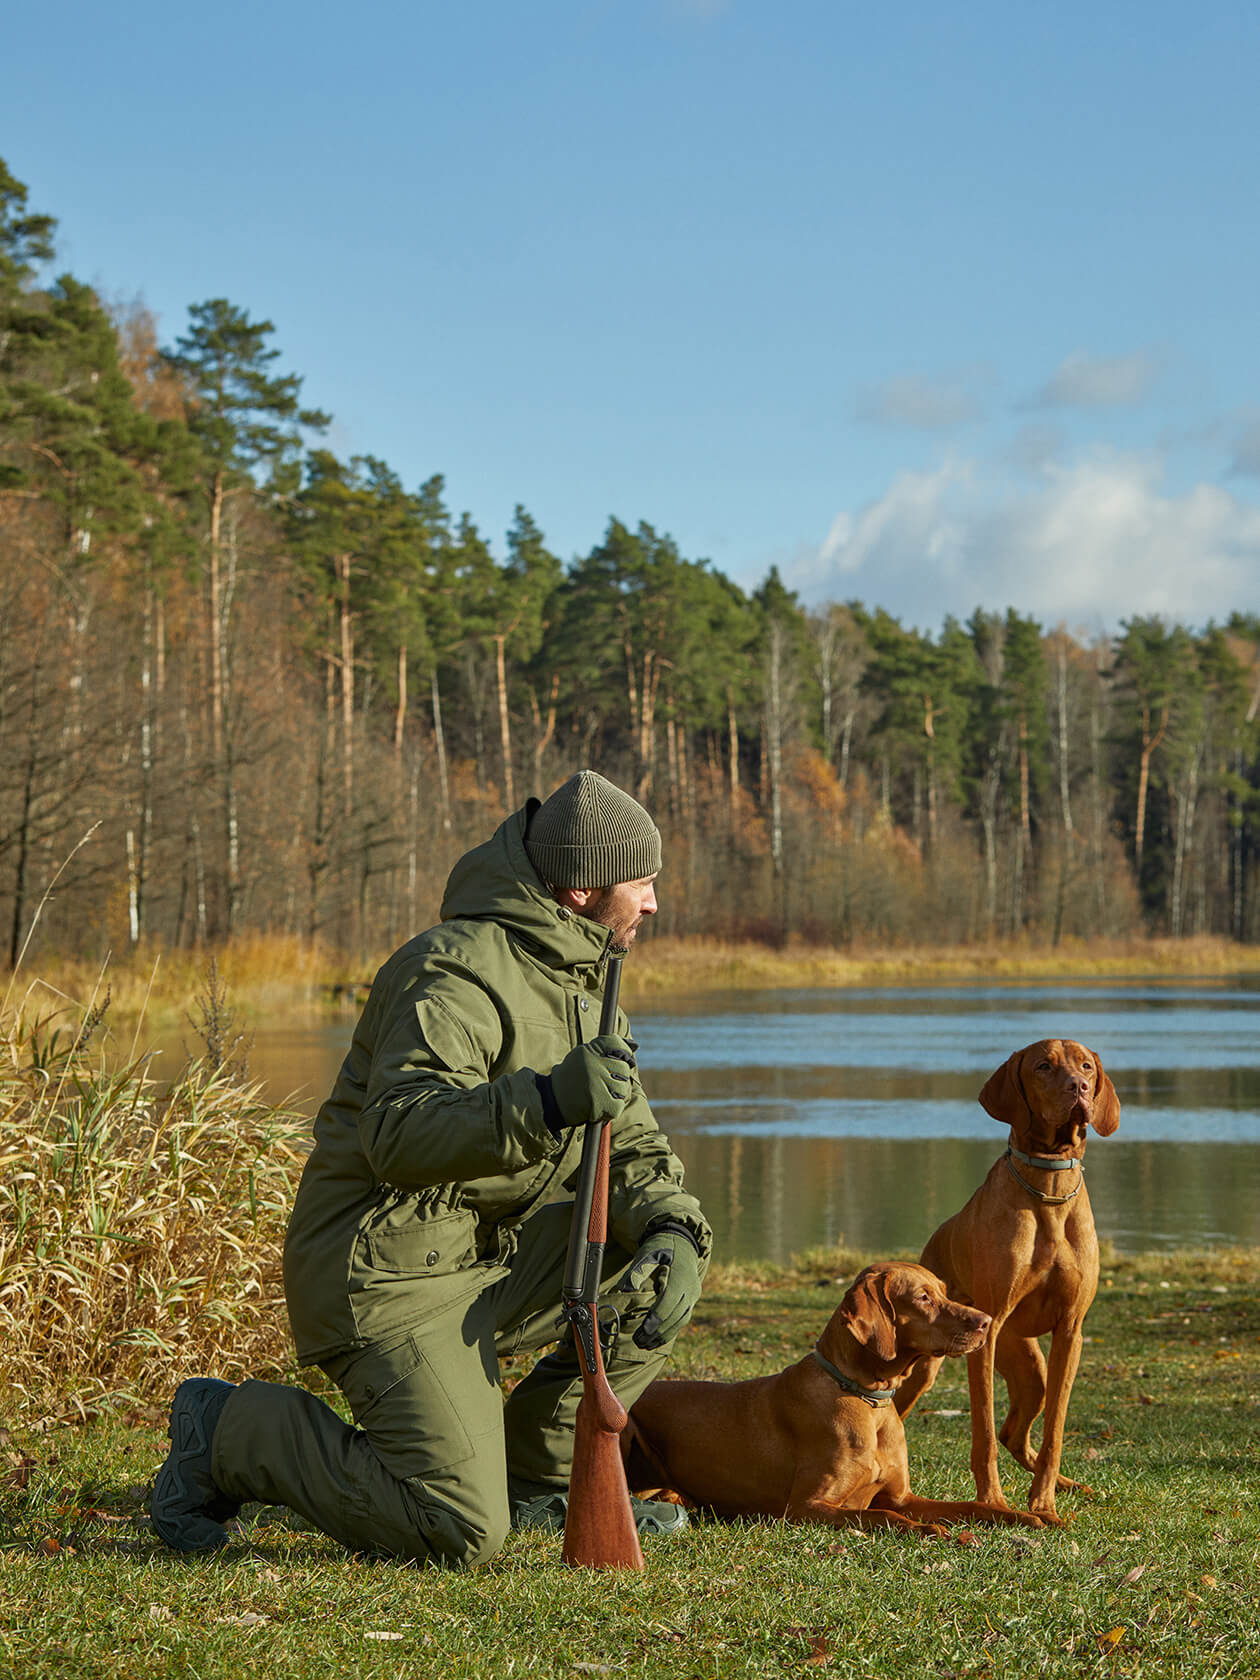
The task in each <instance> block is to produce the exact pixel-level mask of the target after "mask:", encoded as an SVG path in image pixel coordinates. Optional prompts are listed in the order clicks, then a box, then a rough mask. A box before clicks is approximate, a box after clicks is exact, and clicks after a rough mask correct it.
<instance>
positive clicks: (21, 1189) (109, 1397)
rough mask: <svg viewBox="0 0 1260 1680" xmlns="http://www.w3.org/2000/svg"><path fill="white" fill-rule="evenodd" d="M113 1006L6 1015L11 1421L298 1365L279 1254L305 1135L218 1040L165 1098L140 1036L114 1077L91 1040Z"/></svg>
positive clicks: (5, 1388)
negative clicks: (199, 1376) (207, 1376)
mask: <svg viewBox="0 0 1260 1680" xmlns="http://www.w3.org/2000/svg"><path fill="white" fill-rule="evenodd" d="M206 995H207V997H208V998H212V997H213V994H212V993H211V992H207V994H206ZM219 1001H220V1003H221V1002H222V997H221V994H220V997H219ZM108 1008H109V1000H108V993H106V994H105V995H104V997H103V998H100V999H97V1000H95V1001H93V1002H92V1003H91V1004H90V1005H89V1006H88V1007H87V1008H86V1009H77V1010H76V1009H70V1008H62V1009H60V1010H58V1011H55V1012H53V1013H51V1014H43V1015H42V1016H41V1015H39V1014H37V1013H35V1012H33V1011H26V1010H23V1009H21V1008H18V1007H14V1006H13V1005H12V1004H11V1003H10V1004H8V1005H7V1006H6V1008H5V1010H4V1012H3V1013H2V1014H0V1393H3V1395H4V1396H5V1399H4V1400H3V1402H0V1407H2V1408H3V1410H4V1411H5V1412H6V1413H8V1414H10V1415H13V1414H16V1413H18V1412H22V1413H26V1414H28V1415H29V1414H30V1413H32V1412H35V1413H53V1414H61V1413H64V1412H65V1411H66V1409H67V1407H69V1408H72V1409H78V1410H80V1411H88V1410H91V1409H95V1408H98V1407H100V1406H101V1405H103V1404H107V1403H109V1402H110V1401H116V1400H119V1399H130V1400H134V1401H142V1400H144V1399H146V1398H148V1397H158V1396H161V1397H163V1398H164V1397H166V1396H168V1395H169V1393H170V1390H171V1385H172V1383H173V1382H175V1381H176V1380H178V1379H179V1378H180V1377H181V1376H185V1375H188V1374H190V1373H192V1372H196V1371H204V1372H210V1373H213V1374H215V1375H219V1376H224V1377H228V1378H239V1377H241V1376H243V1375H245V1374H247V1373H248V1374H252V1375H265V1374H267V1373H268V1372H272V1373H277V1372H279V1371H281V1370H284V1369H286V1368H288V1366H289V1362H290V1361H291V1349H290V1347H289V1344H288V1340H287V1331H286V1325H285V1315H284V1307H283V1289H282V1283H281V1276H280V1247H281V1241H282V1237H283V1233H284V1224H285V1219H286V1217H287V1214H288V1209H289V1207H290V1205H291V1203H292V1198H293V1191H294V1187H295V1183H296V1178H297V1175H298V1172H299V1170H300V1166H301V1162H302V1159H303V1156H304V1154H305V1150H306V1147H307V1143H308V1140H309V1134H308V1124H307V1123H306V1122H304V1121H302V1120H300V1119H298V1118H297V1117H296V1116H293V1115H290V1114H287V1113H285V1112H283V1111H278V1110H276V1109H273V1108H271V1107H270V1106H268V1105H267V1104H265V1103H263V1102H262V1101H261V1100H260V1098H259V1094H258V1089H257V1087H254V1086H251V1085H249V1084H248V1083H245V1082H243V1080H242V1077H241V1065H240V1062H239V1059H238V1060H237V1061H235V1062H234V1061H233V1060H232V1059H230V1058H228V1057H225V1056H224V1055H223V1054H222V1049H223V1048H224V1047H226V1048H229V1049H230V1048H231V1047H232V1045H233V1043H234V1042H235V1041H234V1040H232V1039H231V1038H230V1037H225V1036H224V1034H223V1032H222V1031H220V1032H219V1035H218V1037H217V1038H215V1037H213V1036H211V1038H210V1039H208V1042H210V1043H214V1044H217V1045H218V1046H219V1050H218V1051H217V1052H216V1053H215V1054H210V1053H209V1052H208V1053H207V1054H206V1055H204V1056H202V1057H201V1058H200V1059H198V1060H195V1061H192V1062H190V1063H189V1064H188V1065H187V1066H186V1067H185V1068H184V1069H183V1071H182V1072H181V1074H180V1075H179V1077H178V1078H177V1079H176V1080H175V1082H174V1083H173V1084H172V1085H169V1086H163V1085H162V1084H159V1082H158V1081H156V1080H155V1079H154V1078H153V1077H152V1076H151V1075H150V1073H149V1070H148V1058H147V1057H146V1056H145V1055H143V1054H137V1053H136V1048H135V1044H134V1042H133V1043H132V1046H131V1053H130V1054H127V1055H124V1056H122V1057H121V1059H120V1063H119V1065H116V1066H114V1065H111V1060H112V1058H111V1057H110V1056H109V1055H107V1054H106V1053H105V1052H104V1051H103V1050H102V1049H100V1048H99V1047H98V1043H97V1037H96V1035H97V1034H98V1031H99V1029H100V1027H101V1025H102V1023H103V1020H104V1018H105V1015H106V1014H107V1012H108ZM227 1024H229V1023H226V1022H225V1021H224V1019H223V1018H220V1019H219V1021H218V1023H217V1026H218V1028H219V1029H222V1028H224V1027H225V1025H227ZM199 1025H200V1026H201V1027H202V1028H203V1029H207V1030H211V1029H214V1027H215V1025H216V1023H214V1022H213V1021H208V1020H207V1019H206V1018H205V1017H204V1016H203V1019H202V1021H201V1022H200V1023H199Z"/></svg>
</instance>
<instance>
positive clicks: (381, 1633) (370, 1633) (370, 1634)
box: [363, 1628, 582, 1668]
mask: <svg viewBox="0 0 1260 1680" xmlns="http://www.w3.org/2000/svg"><path fill="white" fill-rule="evenodd" d="M363 1637H364V1639H401V1638H402V1637H403V1635H402V1634H401V1633H389V1632H388V1631H387V1630H386V1629H384V1628H369V1629H368V1630H367V1632H366V1633H365V1634H364V1635H363ZM575 1666H576V1667H578V1668H581V1666H582V1664H581V1663H577V1664H576V1665H575Z"/></svg>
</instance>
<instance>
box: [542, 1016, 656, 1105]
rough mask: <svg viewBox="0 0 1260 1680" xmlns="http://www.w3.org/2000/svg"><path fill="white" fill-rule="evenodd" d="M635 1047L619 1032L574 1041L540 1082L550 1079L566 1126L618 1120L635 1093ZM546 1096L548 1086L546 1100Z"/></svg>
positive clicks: (552, 1091) (547, 1081)
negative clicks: (583, 1041) (633, 1078)
mask: <svg viewBox="0 0 1260 1680" xmlns="http://www.w3.org/2000/svg"><path fill="white" fill-rule="evenodd" d="M633 1072H634V1051H633V1050H632V1049H631V1047H630V1044H629V1042H628V1041H627V1040H626V1039H624V1038H622V1037H621V1036H620V1035H619V1034H618V1033H603V1034H601V1035H600V1037H599V1038H592V1039H588V1040H587V1042H586V1043H585V1044H577V1045H574V1047H573V1049H572V1050H570V1051H569V1054H568V1055H567V1056H566V1057H565V1058H564V1060H563V1061H562V1062H557V1063H556V1065H555V1067H553V1068H552V1070H551V1072H550V1073H549V1074H547V1075H545V1076H544V1077H543V1078H540V1079H539V1081H538V1083H539V1085H540V1086H544V1084H545V1083H549V1084H550V1086H551V1094H552V1096H553V1097H554V1098H555V1105H556V1108H557V1109H558V1110H559V1113H560V1119H561V1121H562V1122H563V1124H564V1125H566V1126H593V1125H596V1124H598V1123H599V1122H600V1121H603V1120H615V1119H616V1118H617V1116H618V1115H619V1114H620V1113H621V1111H622V1109H624V1108H625V1106H626V1104H627V1103H628V1102H629V1101H630V1098H631V1096H632V1095H633V1094H634V1081H633V1080H632V1079H631V1077H630V1076H631V1074H632V1073H633ZM545 1100H546V1096H545V1089H544V1101H545Z"/></svg>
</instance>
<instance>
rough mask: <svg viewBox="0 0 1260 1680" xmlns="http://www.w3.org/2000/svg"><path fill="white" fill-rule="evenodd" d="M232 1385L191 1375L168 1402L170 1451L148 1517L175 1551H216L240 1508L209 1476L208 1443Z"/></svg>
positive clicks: (226, 1535) (156, 1483)
mask: <svg viewBox="0 0 1260 1680" xmlns="http://www.w3.org/2000/svg"><path fill="white" fill-rule="evenodd" d="M232 1392H233V1384H232V1383H227V1382H220V1381H219V1380H218V1378H217V1377H190V1378H189V1379H188V1381H187V1382H182V1383H180V1385H179V1387H178V1388H177V1389H176V1390H175V1399H174V1401H173V1402H172V1404H171V1430H170V1434H171V1450H170V1452H169V1453H168V1454H167V1457H166V1462H165V1464H163V1466H162V1468H161V1469H160V1470H159V1471H158V1473H157V1475H156V1476H155V1477H154V1479H153V1492H152V1493H151V1494H150V1496H149V1515H150V1516H151V1517H152V1518H153V1526H154V1528H155V1529H156V1530H157V1532H158V1533H159V1534H160V1535H161V1537H162V1539H163V1540H165V1541H166V1544H167V1545H168V1546H173V1547H174V1548H175V1550H176V1551H177V1552H215V1551H218V1549H219V1547H220V1546H226V1545H227V1543H228V1532H227V1529H226V1528H225V1527H224V1526H223V1525H224V1523H226V1522H230V1521H231V1519H232V1518H233V1517H234V1516H235V1515H236V1514H237V1512H238V1511H239V1510H240V1508H241V1501H240V1500H239V1499H233V1498H232V1497H231V1496H230V1495H229V1494H226V1493H224V1492H223V1490H222V1488H220V1487H218V1486H216V1484H215V1480H214V1477H213V1476H212V1475H211V1474H210V1444H211V1442H212V1441H213V1440H214V1431H215V1428H216V1426H217V1424H218V1422H219V1414H220V1412H222V1410H223V1407H224V1404H225V1403H226V1401H227V1398H228V1396H229V1395H230V1394H231V1393H232Z"/></svg>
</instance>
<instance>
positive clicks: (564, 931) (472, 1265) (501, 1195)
mask: <svg viewBox="0 0 1260 1680" xmlns="http://www.w3.org/2000/svg"><path fill="white" fill-rule="evenodd" d="M537 808H538V801H537V800H530V802H529V803H528V804H527V805H526V807H525V808H524V810H522V811H518V812H516V814H515V815H513V816H511V817H509V818H508V819H507V821H506V822H504V823H503V824H502V825H501V826H500V827H499V829H498V830H497V832H496V833H495V834H494V835H493V837H492V838H491V839H490V840H488V841H486V843H485V844H484V845H481V846H478V847H476V848H475V849H474V850H473V851H471V852H468V853H467V854H466V855H465V856H464V857H463V858H461V859H460V861H459V862H458V863H457V864H456V865H455V868H454V869H453V870H452V871H451V876H450V880H449V881H448V882H447V887H446V896H445V898H444V900H443V903H442V921H441V922H440V923H439V925H438V926H437V927H434V928H430V929H429V930H428V931H427V932H425V933H422V934H419V935H417V937H416V938H415V939H412V940H409V941H408V943H407V944H406V945H404V946H403V947H402V948H401V950H399V951H396V952H395V953H394V955H393V956H392V957H391V958H390V959H389V961H388V962H387V963H386V964H385V966H384V967H383V968H382V969H381V971H380V973H379V974H378V975H377V976H376V979H375V980H374V981H373V983H372V990H371V993H370V995H369V997H368V1000H367V1003H366V1005H365V1006H364V1010H363V1014H362V1016H361V1017H360V1019H359V1022H358V1025H357V1026H356V1028H355V1031H354V1038H353V1041H352V1043H351V1046H350V1053H349V1055H348V1056H347V1057H346V1059H345V1061H344V1063H343V1064H342V1067H341V1072H340V1073H339V1075H338V1077H337V1082H336V1084H335V1086H334V1087H333V1092H332V1095H331V1096H330V1097H329V1098H328V1100H327V1102H325V1103H324V1105H323V1107H322V1108H321V1109H320V1111H319V1114H318V1116H317V1117H316V1120H315V1147H314V1149H313V1150H312V1152H311V1154H310V1156H309V1158H308V1160H307V1163H306V1166H305V1169H304V1171H303V1173H302V1181H301V1184H300V1185H299V1187H298V1193H297V1198H296V1200H295V1202H294V1205H293V1212H292V1215H291V1217H290V1220H289V1229H288V1235H287V1238H286V1241H285V1250H284V1282H285V1295H286V1298H287V1301H288V1308H289V1320H290V1323H291V1324H292V1327H293V1335H294V1340H295V1341H296V1343H297V1352H298V1358H299V1360H300V1361H301V1363H302V1364H313V1363H316V1362H318V1361H319V1360H321V1359H325V1358H328V1357H329V1356H331V1355H333V1354H336V1353H345V1352H349V1351H351V1350H353V1349H355V1348H359V1347H362V1346H364V1345H366V1344H367V1343H369V1342H379V1341H382V1340H388V1339H390V1338H393V1337H395V1336H399V1335H402V1334H405V1333H406V1332H408V1331H409V1330H411V1329H413V1328H414V1327H415V1326H417V1325H418V1324H420V1323H421V1322H422V1321H423V1320H424V1319H425V1318H426V1317H428V1316H429V1315H430V1314H432V1313H435V1312H438V1311H440V1310H442V1309H443V1308H445V1307H447V1306H449V1305H451V1303H452V1302H454V1301H457V1300H459V1299H460V1298H461V1297H464V1296H472V1295H475V1294H477V1293H479V1292H480V1291H481V1290H482V1289H484V1288H485V1287H486V1286H487V1285H488V1284H491V1283H493V1282H495V1281H496V1280H497V1279H498V1278H500V1277H502V1276H504V1275H505V1272H506V1270H507V1268H508V1266H509V1264H510V1262H511V1258H512V1255H513V1253H514V1252H515V1248H516V1243H517V1231H518V1228H519V1226H520V1224H521V1222H522V1221H523V1220H524V1219H526V1218H528V1216H529V1214H530V1212H531V1211H532V1210H533V1209H535V1208H537V1207H539V1206H541V1205H542V1204H543V1203H544V1202H550V1201H556V1200H558V1199H560V1198H561V1197H562V1195H563V1193H564V1192H565V1191H568V1192H570V1193H571V1192H572V1190H573V1185H574V1180H575V1178H576V1175H577V1169H578V1162H579V1157H580V1155H581V1148H582V1128H580V1127H579V1128H576V1129H575V1130H573V1131H566V1132H564V1133H563V1134H562V1135H561V1136H560V1137H559V1138H557V1137H555V1136H554V1135H553V1133H552V1132H551V1131H550V1130H549V1128H548V1126H547V1124H546V1121H545V1120H544V1118H543V1104H542V1097H541V1095H540V1093H539V1090H538V1086H537V1083H536V1081H535V1078H534V1075H535V1073H536V1072H537V1073H546V1072H548V1071H549V1070H550V1069H551V1068H552V1067H553V1066H554V1065H555V1064H556V1063H557V1062H559V1061H560V1060H562V1058H563V1057H564V1056H565V1055H566V1054H567V1053H568V1051H569V1050H570V1049H571V1048H572V1047H573V1046H574V1045H575V1044H577V1043H579V1042H581V1041H582V1040H584V1039H588V1038H594V1037H595V1036H596V1035H597V1033H598V1031H599V1014H600V1000H601V996H602V992H603V984H604V976H605V971H606V967H607V958H608V950H609V946H610V944H611V939H612V936H611V934H610V932H609V930H608V929H607V928H605V927H603V926H601V925H600V924H598V923H596V922H592V921H588V920H585V919H584V918H582V917H580V916H575V915H573V914H572V913H571V912H570V911H569V910H567V909H565V908H564V907H562V906H561V905H559V904H557V903H556V902H555V900H554V899H553V898H552V897H551V896H550V894H549V893H548V892H547V890H546V888H545V887H544V886H543V884H542V882H541V881H540V880H539V878H538V876H537V874H536V873H535V871H534V868H533V865H532V864H531V863H530V861H529V857H528V855H527V853H526V851H525V846H524V835H525V831H526V827H527V825H528V822H529V819H530V818H531V817H532V815H533V813H534V811H535V810H537ZM618 1031H620V1032H622V1033H625V1032H627V1031H628V1027H627V1024H626V1020H625V1017H624V1015H622V1016H620V1017H619V1020H618ZM634 1083H635V1089H634V1095H633V1097H632V1099H631V1101H630V1103H629V1104H628V1106H627V1107H626V1109H625V1110H624V1112H623V1113H622V1115H621V1116H620V1118H619V1119H617V1120H615V1121H614V1122H613V1130H612V1139H611V1145H612V1156H611V1175H610V1185H609V1209H608V1231H609V1240H610V1241H614V1240H615V1241H616V1242H618V1243H620V1245H621V1246H622V1247H623V1248H625V1249H627V1250H628V1251H630V1252H633V1251H634V1249H635V1248H636V1247H637V1246H638V1242H639V1239H640V1237H641V1235H642V1233H643V1231H644V1230H645V1229H646V1228H647V1226H648V1225H649V1224H652V1223H655V1222H656V1221H658V1220H660V1219H671V1220H678V1221H680V1222H681V1223H683V1224H685V1225H686V1226H687V1227H688V1229H689V1230H691V1231H693V1232H694V1233H695V1235H696V1238H697V1240H698V1242H699V1245H700V1247H701V1250H702V1252H703V1253H704V1254H705V1255H707V1254H708V1253H709V1249H710V1246H711V1234H710V1231H709V1227H708V1225H707V1223H706V1221H705V1219H704V1216H703V1215H702V1213H701V1212H700V1207H699V1204H698V1203H697V1202H696V1201H695V1199H694V1198H693V1197H692V1196H690V1195H688V1194H687V1192H686V1191H685V1190H684V1189H683V1186H682V1166H681V1164H680V1163H679V1161H678V1159H677V1158H676V1157H675V1155H674V1154H673V1152H672V1151H671V1149H670V1147H669V1143H668V1140H667V1139H666V1138H665V1136H664V1135H663V1134H662V1132H661V1131H660V1129H659V1127H658V1126H657V1124H656V1120H655V1118H654V1117H653V1114H652V1111H651V1109H650V1108H649V1107H648V1103H647V1100H646V1098H645V1097H644V1095H643V1090H642V1087H641V1086H640V1085H639V1082H638V1077H637V1075H636V1076H635V1082H634Z"/></svg>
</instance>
